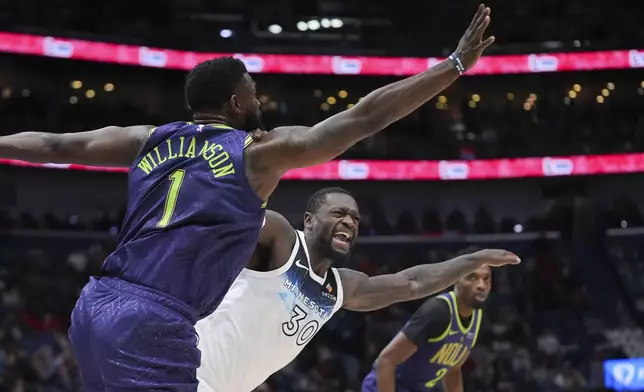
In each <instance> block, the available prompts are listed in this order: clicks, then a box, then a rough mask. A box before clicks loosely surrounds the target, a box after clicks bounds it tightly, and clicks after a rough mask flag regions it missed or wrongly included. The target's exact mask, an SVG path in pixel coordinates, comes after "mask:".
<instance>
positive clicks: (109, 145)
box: [0, 125, 154, 167]
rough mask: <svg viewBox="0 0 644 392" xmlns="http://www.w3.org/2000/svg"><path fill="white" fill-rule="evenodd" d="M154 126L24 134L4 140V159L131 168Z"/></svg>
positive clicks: (1, 139)
mask: <svg viewBox="0 0 644 392" xmlns="http://www.w3.org/2000/svg"><path fill="white" fill-rule="evenodd" d="M152 129H154V127H153V126H152V125H135V126H131V127H116V126H109V127H105V128H101V129H96V130H93V131H87V132H75V133H61V134H57V133H46V132H21V133H17V134H15V135H9V136H2V137H0V157H2V158H8V159H19V160H21V161H28V162H36V163H78V164H84V165H91V166H124V167H127V166H130V165H131V164H132V162H133V161H134V159H135V158H136V156H137V154H138V153H139V151H140V150H141V148H142V147H143V145H144V144H145V142H146V141H147V140H148V138H149V136H150V131H151V130H152Z"/></svg>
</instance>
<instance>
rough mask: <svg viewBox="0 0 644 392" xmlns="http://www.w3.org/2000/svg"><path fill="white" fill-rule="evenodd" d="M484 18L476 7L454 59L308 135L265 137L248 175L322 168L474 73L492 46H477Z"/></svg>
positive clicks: (288, 130)
mask: <svg viewBox="0 0 644 392" xmlns="http://www.w3.org/2000/svg"><path fill="white" fill-rule="evenodd" d="M489 15H490V9H489V8H486V7H484V6H483V5H481V6H480V7H479V9H478V11H477V13H476V15H475V16H474V18H473V19H472V22H471V24H470V26H469V27H468V29H467V31H466V32H465V34H464V35H463V37H462V38H461V40H460V42H459V45H458V47H457V48H456V51H455V52H454V54H453V55H452V56H450V59H448V60H445V61H443V62H442V63H440V64H438V65H436V66H435V67H432V68H430V69H428V70H427V71H425V72H423V73H420V74H418V75H415V76H412V77H409V78H406V79H403V80H401V81H398V82H395V83H392V84H389V85H387V86H384V87H382V88H380V89H378V90H375V91H373V92H372V93H370V94H368V95H367V96H366V97H364V99H362V100H361V101H360V102H358V103H357V104H356V105H355V106H354V107H353V108H351V109H349V110H346V111H343V112H341V113H338V114H336V115H334V116H332V117H330V118H328V119H326V120H324V121H322V122H321V123H319V124H317V125H315V126H313V127H312V128H311V129H310V130H308V131H302V130H301V127H282V128H277V129H274V130H273V131H271V132H269V133H268V134H267V135H266V137H264V138H263V139H262V142H260V143H254V145H251V146H249V148H248V151H247V157H248V161H249V163H250V166H251V167H252V171H253V172H261V173H262V174H264V175H273V177H274V176H278V177H279V176H281V174H283V173H284V172H285V171H286V170H289V169H292V168H297V167H303V166H311V165H316V164H319V163H322V162H326V161H328V160H331V159H333V158H335V157H337V156H338V155H340V154H342V153H343V152H344V151H346V150H347V149H348V148H349V147H351V146H353V145H354V144H355V143H357V142H358V141H360V140H362V139H365V138H367V137H369V136H371V135H373V134H375V133H377V132H379V131H381V130H382V129H384V128H386V127H387V126H388V125H390V124H391V123H393V122H395V121H398V120H400V119H401V118H403V117H405V116H407V115H408V114H410V113H411V112H413V111H415V110H416V109H418V108H419V107H420V106H421V105H423V104H424V103H425V102H427V101H428V100H430V99H431V98H433V97H434V96H436V95H437V94H438V93H439V92H441V91H443V90H444V89H445V88H447V87H448V86H449V85H450V84H452V83H453V82H454V81H455V80H456V79H457V78H458V76H459V75H460V74H461V73H463V72H465V71H466V70H468V69H470V68H471V67H473V66H474V64H476V62H477V61H478V59H479V58H480V56H481V54H482V52H483V50H485V48H487V47H488V46H489V45H491V44H492V42H493V41H494V38H493V37H490V38H488V39H487V40H485V41H483V40H482V37H483V34H484V33H485V30H486V28H487V26H488V24H489V22H490V17H489Z"/></svg>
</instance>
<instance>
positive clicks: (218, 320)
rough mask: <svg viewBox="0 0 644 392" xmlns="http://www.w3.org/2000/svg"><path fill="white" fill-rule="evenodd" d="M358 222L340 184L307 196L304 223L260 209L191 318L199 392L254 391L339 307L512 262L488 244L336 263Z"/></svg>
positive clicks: (420, 293)
mask: <svg viewBox="0 0 644 392" xmlns="http://www.w3.org/2000/svg"><path fill="white" fill-rule="evenodd" d="M359 223H360V212H359V209H358V204H357V203H356V201H355V199H354V198H353V197H352V196H351V195H350V194H349V192H347V191H345V190H344V189H341V188H325V189H321V190H319V191H318V192H316V193H315V194H313V195H312V196H311V198H310V199H309V202H308V203H307V207H306V213H305V214H304V230H303V231H299V230H295V229H293V228H292V227H291V225H290V223H289V222H288V221H287V220H286V219H285V218H284V217H283V216H282V215H280V214H278V213H276V212H273V211H267V213H266V225H265V226H264V227H263V228H262V231H261V233H260V245H258V247H257V248H256V249H255V253H254V254H253V257H252V260H251V262H250V263H249V265H248V267H247V268H245V269H244V270H243V271H242V272H241V274H240V275H239V277H238V278H237V279H236V280H235V282H234V283H233V285H232V286H231V288H230V290H229V291H228V293H227V294H226V295H225V296H224V299H223V301H222V302H221V304H220V306H219V307H218V308H217V309H216V310H215V311H214V312H213V313H212V314H211V315H210V316H208V317H206V318H204V319H202V320H199V321H198V322H197V325H196V329H197V333H198V334H199V338H200V339H199V349H200V350H201V353H202V355H201V367H200V368H199V369H198V370H197V377H198V378H199V391H200V392H219V391H236V392H250V391H252V390H253V389H255V388H256V387H257V386H258V385H260V384H261V383H262V382H264V381H265V380H266V379H267V378H268V377H269V376H270V375H272V374H273V373H275V372H277V371H278V370H279V369H281V368H283V367H285V366H286V365H288V364H289V363H290V362H291V361H292V360H293V359H294V358H295V357H296V356H297V355H298V354H299V353H300V352H301V351H302V349H303V348H304V347H305V346H306V345H307V344H308V343H309V342H310V341H311V340H312V339H313V337H314V336H315V334H316V333H317V332H318V331H319V330H320V328H322V327H323V326H324V324H325V323H326V322H328V321H329V320H330V319H331V317H333V315H334V314H335V313H336V312H337V311H338V310H340V309H341V308H345V309H349V310H353V311H370V310H375V309H380V308H383V307H385V306H389V305H391V304H393V303H395V302H401V301H410V300H413V299H417V298H421V297H425V296H427V295H430V294H433V293H435V292H438V291H440V290H442V289H444V288H445V287H448V286H449V285H451V284H453V283H454V282H455V281H456V280H457V279H458V278H459V277H461V276H463V275H465V274H467V273H471V272H473V271H476V270H477V269H478V268H480V267H481V266H482V265H484V264H487V265H492V266H502V265H505V264H516V263H517V262H518V257H517V256H516V255H514V254H513V253H510V252H507V251H504V250H495V249H491V250H483V251H479V252H474V253H471V254H463V255H461V256H459V257H456V258H454V259H452V260H448V261H445V262H442V263H435V264H426V265H418V266H415V267H412V268H408V269H406V270H403V271H400V272H398V273H395V274H387V275H379V276H373V277H369V276H367V275H365V274H363V273H361V272H358V271H355V270H351V269H347V268H342V266H343V264H344V263H345V262H346V261H347V260H348V258H349V255H350V254H351V250H352V249H353V246H354V245H355V242H356V239H357V238H358V226H359ZM485 269H486V271H489V267H485ZM441 302H442V303H443V304H444V303H445V302H444V301H441ZM446 310H447V309H446ZM436 316H439V314H438V312H437V313H436ZM447 318H449V311H448V310H447ZM258 320H261V322H258ZM441 320H443V321H445V320H446V319H445V317H443V318H441ZM443 330H444V328H443V329H442V330H441V331H440V333H442V332H443Z"/></svg>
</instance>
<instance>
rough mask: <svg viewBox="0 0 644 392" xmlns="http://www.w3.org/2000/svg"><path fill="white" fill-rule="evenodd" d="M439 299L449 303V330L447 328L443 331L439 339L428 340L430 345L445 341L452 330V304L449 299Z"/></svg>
mask: <svg viewBox="0 0 644 392" xmlns="http://www.w3.org/2000/svg"><path fill="white" fill-rule="evenodd" d="M438 298H440V299H442V300H445V302H447V306H448V307H449V323H448V324H447V328H445V331H443V333H442V334H440V335H439V336H438V337H436V338H429V339H427V342H429V343H437V342H440V341H441V340H443V339H445V337H446V336H447V334H449V331H451V330H452V315H453V314H454V313H453V312H454V311H453V310H452V303H451V302H450V300H449V299H447V298H445V297H438Z"/></svg>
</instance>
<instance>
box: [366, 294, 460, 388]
mask: <svg viewBox="0 0 644 392" xmlns="http://www.w3.org/2000/svg"><path fill="white" fill-rule="evenodd" d="M450 318H451V314H450V310H449V305H448V304H447V302H446V301H444V300H441V299H439V298H436V297H434V298H430V299H428V300H426V301H425V303H424V304H423V305H422V306H421V307H420V308H419V309H418V310H417V311H416V313H414V315H413V316H412V317H411V318H410V319H409V321H408V322H407V324H405V326H404V327H403V329H402V330H401V331H400V332H398V334H396V336H395V337H394V338H393V340H392V341H391V342H389V344H388V345H387V347H385V348H384V349H383V350H382V352H381V353H380V355H378V358H377V359H376V362H375V364H374V368H375V372H376V377H377V380H378V392H395V391H396V367H397V366H399V365H402V364H403V363H404V362H405V361H407V360H408V359H409V358H410V357H411V356H412V355H414V353H415V352H416V351H417V350H418V347H419V346H421V345H423V344H425V343H427V341H428V340H429V339H432V338H438V337H440V336H441V335H443V334H444V332H445V331H446V330H447V328H449V324H450ZM427 360H428V361H429V358H428V359H427Z"/></svg>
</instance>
